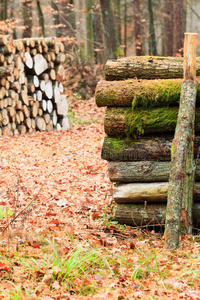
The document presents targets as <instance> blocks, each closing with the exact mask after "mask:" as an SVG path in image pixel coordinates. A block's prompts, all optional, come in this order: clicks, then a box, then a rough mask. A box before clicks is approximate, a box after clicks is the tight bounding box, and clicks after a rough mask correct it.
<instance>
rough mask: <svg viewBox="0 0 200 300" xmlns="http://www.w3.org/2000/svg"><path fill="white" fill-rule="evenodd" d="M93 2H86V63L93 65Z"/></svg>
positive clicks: (88, 0)
mask: <svg viewBox="0 0 200 300" xmlns="http://www.w3.org/2000/svg"><path fill="white" fill-rule="evenodd" d="M92 7H93V0H86V63H87V64H88V65H90V66H93V65H94V35H93V21H92V14H93V10H92Z"/></svg>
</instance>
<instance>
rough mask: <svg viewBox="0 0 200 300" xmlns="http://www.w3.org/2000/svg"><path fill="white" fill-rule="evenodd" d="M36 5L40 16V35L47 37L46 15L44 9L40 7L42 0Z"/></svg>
mask: <svg viewBox="0 0 200 300" xmlns="http://www.w3.org/2000/svg"><path fill="white" fill-rule="evenodd" d="M36 4H37V9H38V15H39V24H40V27H41V34H40V35H42V36H45V35H46V34H45V27H44V15H43V11H42V8H41V5H40V0H37V1H36Z"/></svg>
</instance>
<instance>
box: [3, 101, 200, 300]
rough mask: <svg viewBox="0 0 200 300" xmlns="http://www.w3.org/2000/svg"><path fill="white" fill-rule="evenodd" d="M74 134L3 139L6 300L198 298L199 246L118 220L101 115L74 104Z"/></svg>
mask: <svg viewBox="0 0 200 300" xmlns="http://www.w3.org/2000/svg"><path fill="white" fill-rule="evenodd" d="M69 115H70V118H71V124H72V126H71V129H70V130H68V131H54V132H50V133H47V132H44V133H35V134H33V135H28V134H26V135H23V136H19V137H3V136H1V137H0V145H1V147H0V219H1V220H0V228H1V236H0V281H1V284H0V299H20V300H21V299H32V300H35V299H43V300H51V299H62V300H64V299H68V300H69V299H70V300H75V299H116V300H122V299H127V300H128V299H200V280H199V274H200V238H199V236H198V235H196V236H190V237H186V236H184V237H182V239H181V245H180V249H179V250H177V251H173V252H167V251H166V250H165V249H164V240H163V233H162V232H159V233H155V232H154V231H153V230H152V231H149V230H146V229H143V230H142V229H139V228H131V227H128V226H127V227H125V226H122V225H119V224H116V223H115V222H114V221H113V219H112V218H113V213H114V209H115V205H114V203H113V199H112V184H111V183H110V181H109V178H108V174H107V166H106V161H103V160H101V146H102V142H103V137H104V130H103V115H104V109H99V108H97V107H96V106H95V103H94V99H91V100H86V101H81V100H79V99H76V98H75V97H72V98H71V110H70V114H69Z"/></svg>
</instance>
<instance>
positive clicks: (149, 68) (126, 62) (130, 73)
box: [105, 56, 200, 80]
mask: <svg viewBox="0 0 200 300" xmlns="http://www.w3.org/2000/svg"><path fill="white" fill-rule="evenodd" d="M197 76H200V58H199V57H198V58H197ZM135 77H136V78H138V79H140V78H142V79H158V78H162V79H171V78H183V58H182V57H157V56H151V57H149V56H134V57H128V58H126V57H123V58H118V59H117V60H108V61H107V63H106V65H105V79H106V80H123V79H127V78H135Z"/></svg>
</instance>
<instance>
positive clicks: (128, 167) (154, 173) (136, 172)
mask: <svg viewBox="0 0 200 300" xmlns="http://www.w3.org/2000/svg"><path fill="white" fill-rule="evenodd" d="M170 166H171V162H170V161H134V162H133V161H129V162H108V175H109V178H110V181H112V182H118V183H128V182H159V181H168V180H169V174H170ZM195 179H196V180H200V163H199V164H198V163H197V165H196V170H195Z"/></svg>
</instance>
